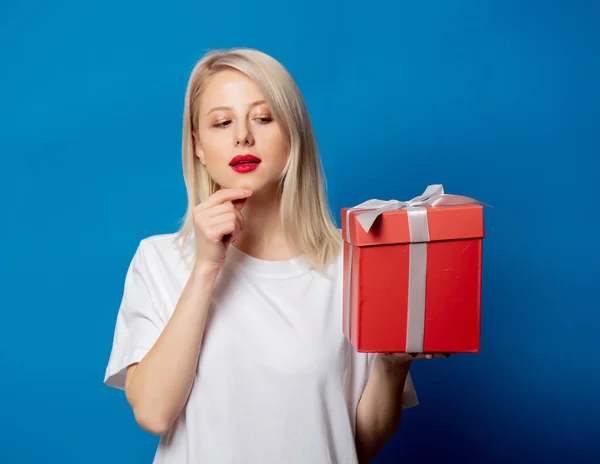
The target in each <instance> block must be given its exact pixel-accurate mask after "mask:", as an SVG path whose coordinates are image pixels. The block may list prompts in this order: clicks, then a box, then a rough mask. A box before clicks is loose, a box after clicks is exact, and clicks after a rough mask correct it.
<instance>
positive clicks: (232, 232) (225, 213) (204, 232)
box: [194, 189, 252, 269]
mask: <svg viewBox="0 0 600 464" xmlns="http://www.w3.org/2000/svg"><path fill="white" fill-rule="evenodd" d="M251 195H252V191H251V190H250V189H221V190H217V191H216V192H215V193H213V194H212V195H211V196H210V197H208V198H207V199H206V200H205V201H203V202H202V203H200V204H199V205H197V206H196V207H195V208H194V232H195V237H196V238H195V240H196V267H208V268H211V269H220V268H221V266H222V265H223V263H224V262H225V254H226V252H227V249H228V248H229V245H231V243H232V242H233V241H234V240H235V238H236V237H237V235H238V234H239V233H240V232H241V231H242V230H243V229H244V217H243V216H242V213H241V209H242V207H243V206H244V203H245V202H246V199H247V198H248V197H249V196H251Z"/></svg>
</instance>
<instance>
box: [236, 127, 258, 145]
mask: <svg viewBox="0 0 600 464" xmlns="http://www.w3.org/2000/svg"><path fill="white" fill-rule="evenodd" d="M240 145H243V146H252V145H254V137H253V136H252V132H251V131H250V129H249V127H248V124H239V125H238V130H237V131H236V133H235V146H236V147H237V146H240Z"/></svg>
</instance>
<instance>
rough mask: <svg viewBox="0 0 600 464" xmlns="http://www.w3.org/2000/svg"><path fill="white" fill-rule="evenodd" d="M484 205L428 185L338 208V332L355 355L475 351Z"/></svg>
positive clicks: (477, 333) (479, 318)
mask: <svg viewBox="0 0 600 464" xmlns="http://www.w3.org/2000/svg"><path fill="white" fill-rule="evenodd" d="M484 206H487V205H485V204H483V203H481V202H479V201H477V200H474V199H472V198H468V197H462V196H458V195H446V194H444V193H443V187H442V186H441V185H431V186H429V187H428V188H427V190H426V191H425V192H424V194H423V195H421V196H419V197H416V198H414V199H412V200H410V201H408V202H399V201H396V200H390V201H381V200H369V201H367V202H365V203H361V204H360V205H357V206H355V207H353V208H342V210H341V211H342V233H343V236H344V296H343V301H344V311H343V331H344V334H345V336H346V337H347V338H348V339H349V340H350V341H351V342H352V344H353V345H354V347H355V348H356V349H357V350H358V351H360V352H409V353H430V352H433V353H441V352H452V353H459V352H478V351H479V348H480V320H481V277H482V274H481V265H482V245H483V238H484V221H483V207H484Z"/></svg>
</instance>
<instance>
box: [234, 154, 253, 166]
mask: <svg viewBox="0 0 600 464" xmlns="http://www.w3.org/2000/svg"><path fill="white" fill-rule="evenodd" d="M240 163H257V164H258V163H260V159H259V158H257V157H256V156H254V155H251V154H249V153H248V154H246V155H237V156H235V157H233V159H232V160H231V161H230V162H229V166H235V165H236V164H240Z"/></svg>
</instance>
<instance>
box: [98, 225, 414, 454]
mask: <svg viewBox="0 0 600 464" xmlns="http://www.w3.org/2000/svg"><path fill="white" fill-rule="evenodd" d="M174 237H175V235H174V234H164V235H156V236H152V237H149V238H146V239H144V240H142V241H141V243H140V245H139V247H138V249H137V251H136V253H135V256H134V257H133V260H132V262H131V265H130V267H129V269H128V272H127V276H126V279H125V288H124V294H123V300H122V303H121V307H120V309H119V313H118V316H117V320H116V327H115V334H114V341H113V347H112V352H111V354H110V359H109V362H108V366H107V369H106V374H105V379H104V382H105V383H106V384H107V385H109V386H112V387H116V388H120V389H124V382H125V373H126V369H127V366H129V365H130V364H132V363H135V362H139V361H140V360H141V359H142V358H143V357H144V355H145V354H146V353H147V352H148V351H149V350H150V348H151V347H152V346H153V344H154V342H155V341H156V340H157V338H158V336H159V335H160V333H161V331H162V330H163V328H164V327H165V325H166V324H167V322H168V320H169V318H170V316H171V314H172V313H173V310H174V308H175V305H176V304H177V301H178V299H179V296H180V295H181V292H182V290H183V288H184V286H185V284H186V282H187V280H188V277H189V275H190V272H191V266H190V264H189V261H190V260H187V262H186V261H185V260H183V259H182V256H183V255H182V254H181V253H182V250H181V249H180V248H179V246H178V245H176V244H175V243H174V242H173V240H174ZM193 246H194V245H193V240H192V241H190V245H189V246H188V250H187V251H188V252H189V251H191V250H193V248H191V247H193ZM183 253H186V251H185V250H183ZM186 256H189V255H186ZM342 266H343V255H342V253H340V254H339V256H338V257H337V259H336V261H335V262H334V263H332V264H330V266H329V268H328V272H329V274H330V275H331V277H332V278H331V279H328V278H325V277H323V276H321V275H320V274H318V273H317V272H316V271H314V270H311V269H310V268H309V264H308V262H307V261H306V260H305V259H304V258H303V257H298V258H295V259H292V260H290V261H263V260H259V259H256V258H254V257H251V256H249V255H247V254H245V253H243V252H242V251H240V250H239V249H237V248H235V247H234V246H231V247H230V248H229V250H228V253H227V259H226V262H225V264H224V266H223V268H222V269H221V271H220V273H219V275H218V278H217V281H216V284H215V288H214V292H213V298H212V305H211V310H210V311H211V312H210V313H209V319H208V321H207V325H206V330H205V333H204V340H203V343H202V349H201V352H200V360H199V365H198V370H197V373H196V378H195V383H194V386H193V389H192V392H191V394H190V397H189V400H188V402H187V404H186V407H185V409H184V410H183V411H182V412H181V414H180V416H179V417H178V419H177V420H176V422H175V423H174V424H173V426H172V427H171V428H170V429H169V431H168V432H167V433H166V434H164V435H163V436H162V437H161V439H160V443H159V446H158V450H157V452H156V456H155V459H154V463H155V464H158V463H160V464H162V463H166V464H184V463H185V464H196V463H201V464H204V463H205V464H229V463H232V464H233V463H236V464H282V463H286V464H295V463H298V464H307V463H310V464H329V463H332V464H338V463H339V464H355V463H357V457H356V449H355V444H354V435H355V418H356V408H357V405H358V401H359V399H360V396H361V394H362V391H363V389H364V387H365V385H366V382H367V380H368V376H369V374H370V370H371V367H372V365H373V360H374V359H375V355H374V354H367V353H358V352H357V351H356V350H355V349H354V348H353V346H352V345H351V344H350V342H349V341H348V340H347V339H346V338H345V337H344V335H343V333H342V287H343V269H342ZM402 401H403V408H407V407H410V406H415V405H417V404H418V399H417V395H416V392H415V390H414V386H413V383H412V379H411V377H410V375H409V377H408V379H407V382H406V384H405V387H404V394H403V397H402Z"/></svg>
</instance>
